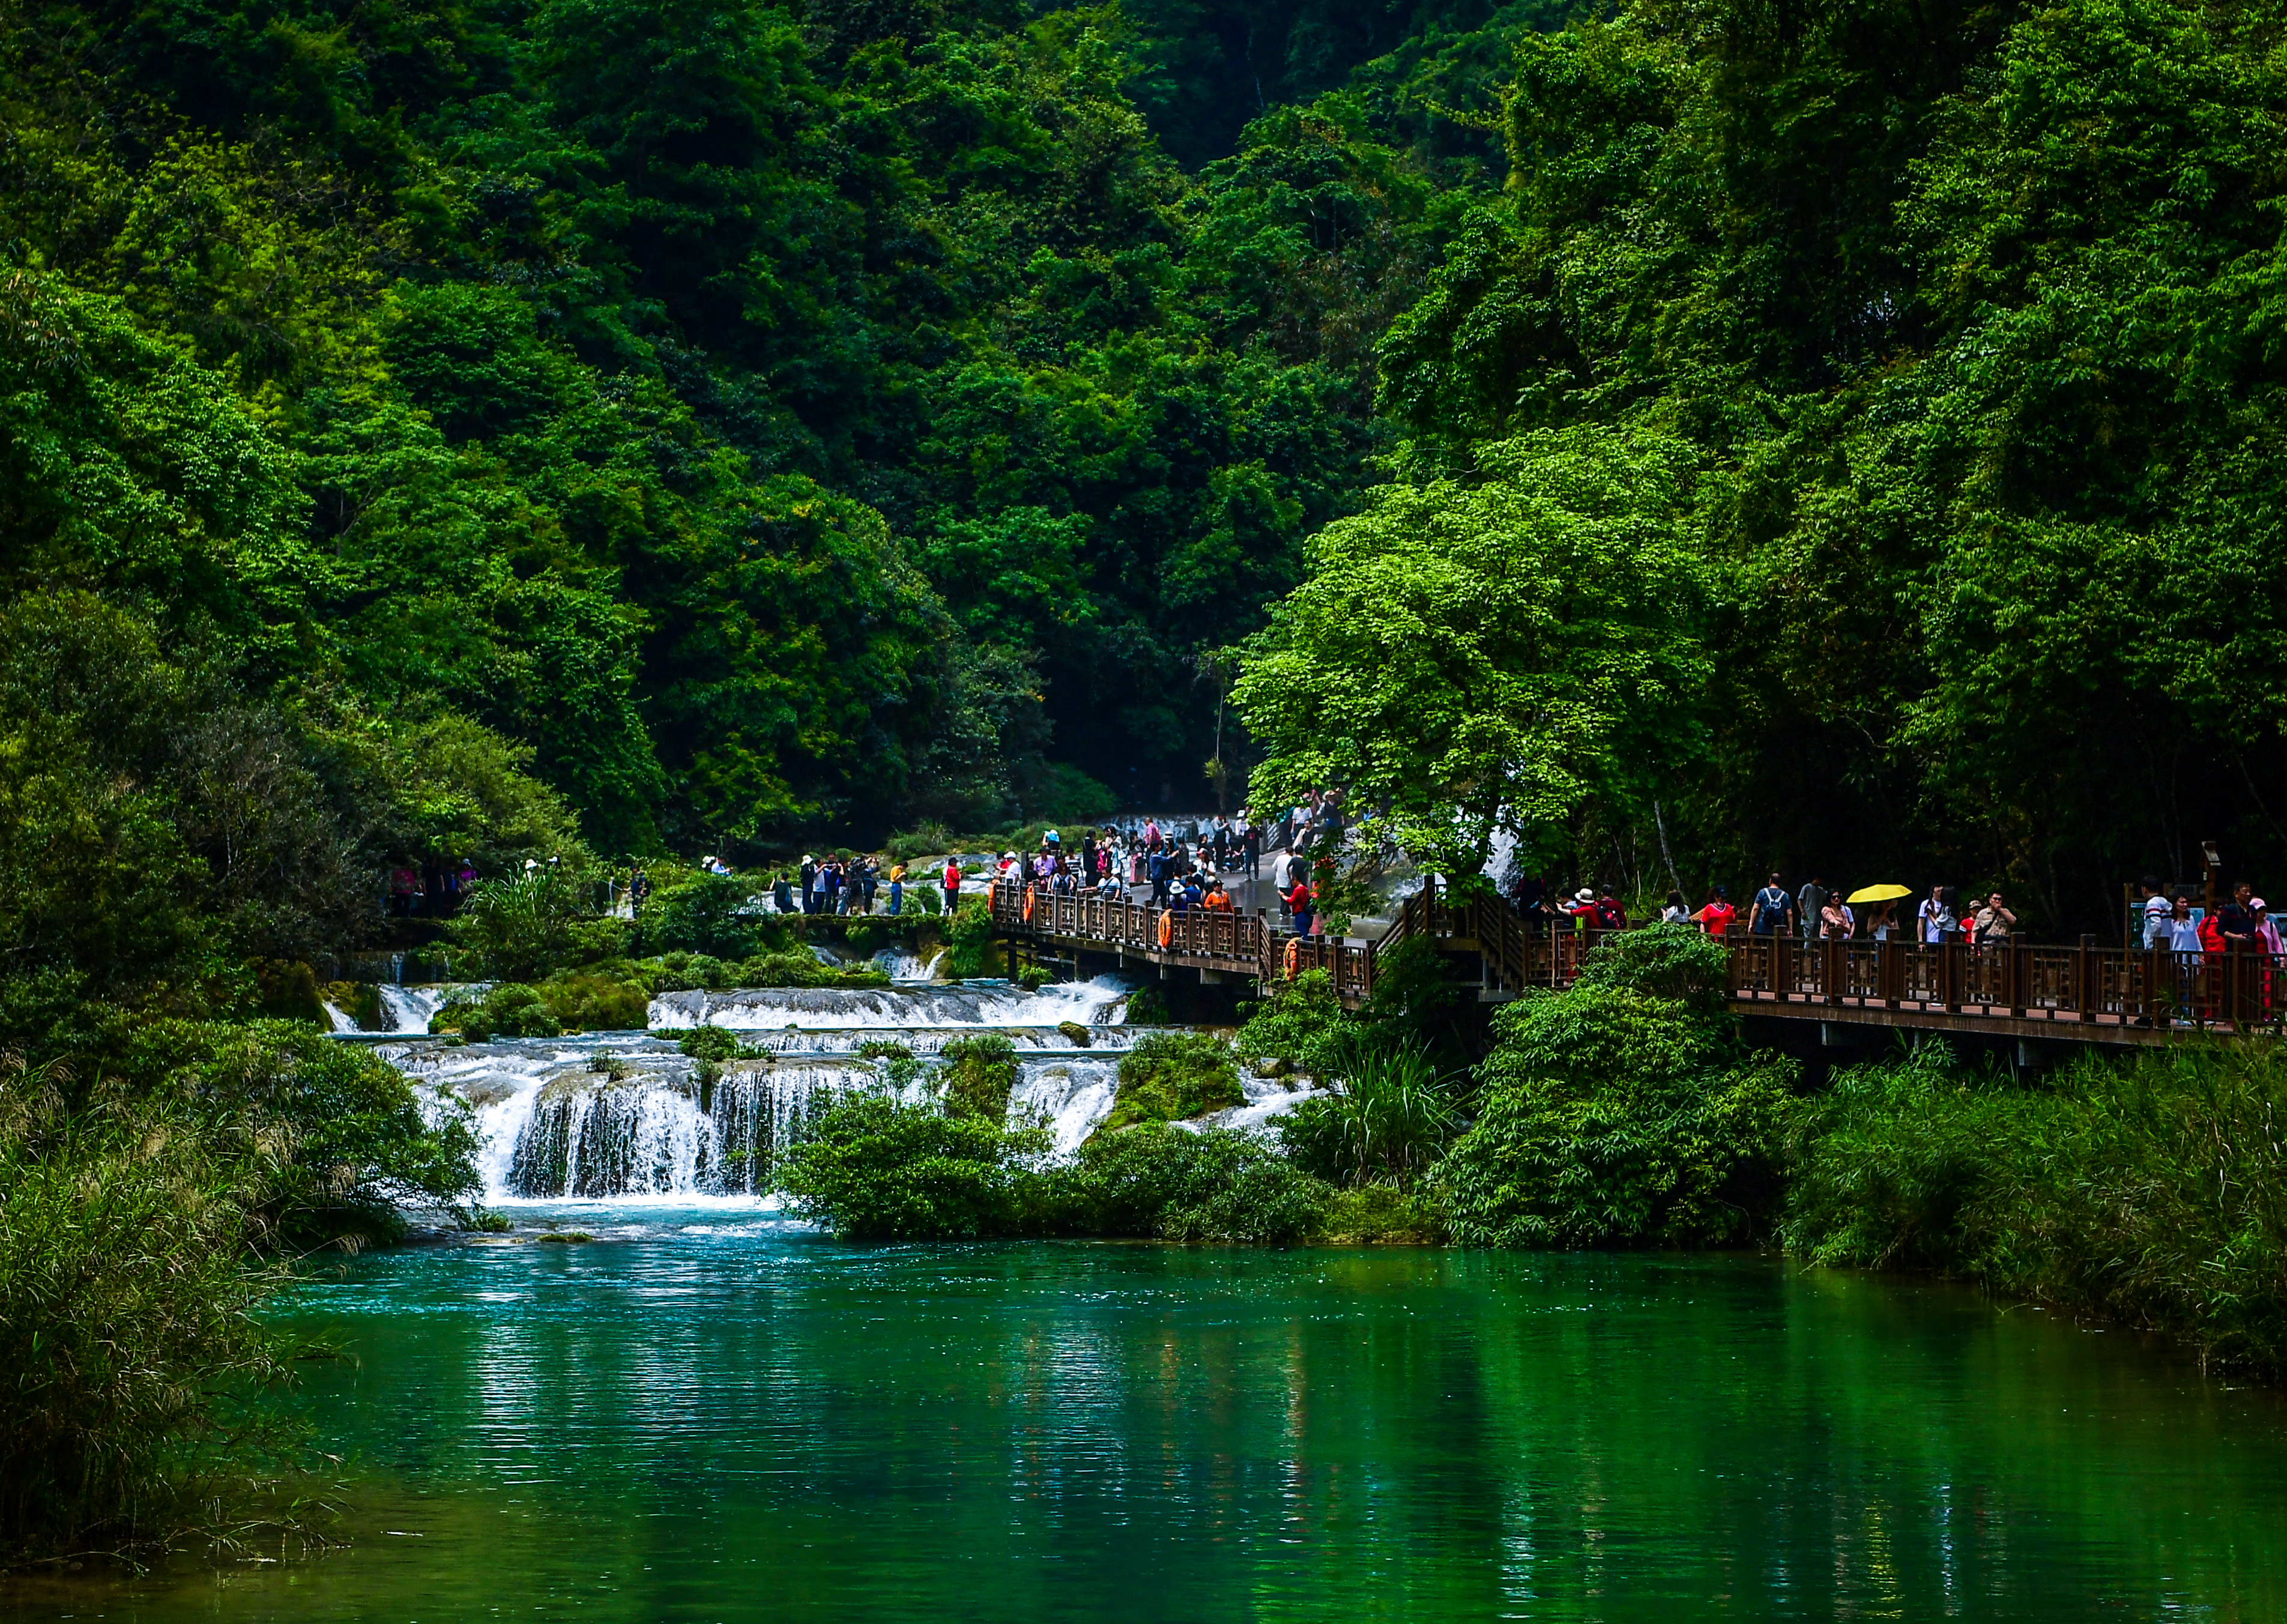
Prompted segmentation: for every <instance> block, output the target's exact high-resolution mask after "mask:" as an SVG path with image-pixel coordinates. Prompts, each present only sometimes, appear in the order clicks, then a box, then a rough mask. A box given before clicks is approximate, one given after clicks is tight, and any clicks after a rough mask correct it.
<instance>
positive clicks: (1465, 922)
mask: <svg viewBox="0 0 2287 1624" xmlns="http://www.w3.org/2000/svg"><path fill="white" fill-rule="evenodd" d="M992 907H993V926H994V928H995V930H996V931H999V932H1000V933H1001V935H1002V936H1004V937H1006V938H1008V939H1011V940H1013V941H1017V942H1029V943H1031V944H1033V945H1034V947H1036V949H1037V948H1041V947H1046V948H1049V949H1051V950H1053V951H1054V952H1056V953H1058V954H1060V955H1069V956H1071V957H1072V958H1073V959H1075V961H1077V960H1078V959H1079V958H1080V957H1081V956H1083V955H1098V956H1109V957H1111V958H1112V959H1114V960H1115V961H1116V962H1118V963H1121V964H1148V965H1151V966H1154V967H1156V968H1157V969H1158V970H1159V972H1160V974H1161V975H1162V976H1163V977H1164V976H1165V975H1166V974H1167V972H1168V971H1169V970H1190V971H1193V972H1196V973H1197V974H1198V975H1199V977H1200V978H1201V979H1203V980H1209V981H1215V980H1222V979H1224V978H1232V979H1238V978H1250V979H1254V980H1258V981H1262V982H1263V983H1265V984H1266V985H1267V984H1271V983H1276V982H1278V981H1282V980H1287V979H1291V978H1294V977H1295V976H1298V975H1301V974H1302V972H1303V971H1305V970H1326V972H1327V974H1328V975H1329V977H1330V978H1332V980H1333V986H1334V991H1335V993H1336V994H1337V995H1339V996H1340V997H1341V1001H1342V1002H1343V1003H1345V1004H1347V1005H1349V1006H1352V1007H1355V1006H1357V1004H1360V1003H1363V1002H1365V1000H1366V999H1367V998H1368V997H1369V996H1371V995H1372V994H1373V986H1374V978H1375V972H1376V961H1377V959H1378V957H1379V956H1380V955H1381V953H1382V952H1384V951H1385V950H1387V949H1388V948H1389V947H1393V946H1395V945H1396V944H1397V943H1398V942H1400V941H1404V940H1405V939H1409V938H1411V937H1414V936H1426V937H1428V939H1429V940H1430V942H1431V943H1432V944H1433V946H1434V947H1436V949H1437V951H1439V952H1440V953H1442V954H1444V955H1449V956H1451V957H1452V959H1454V960H1456V961H1459V962H1460V963H1457V964H1456V966H1455V968H1456V969H1460V966H1461V964H1467V965H1468V967H1469V968H1468V970H1462V973H1464V974H1469V973H1474V977H1475V978H1476V982H1477V986H1478V994H1477V995H1478V996H1479V998H1480V999H1482V1000H1484V1001H1485V1002H1501V1001H1505V1000H1507V999H1510V998H1514V997H1515V996H1516V995H1517V994H1519V993H1521V992H1523V991H1524V990H1525V989H1527V988H1529V987H1537V986H1546V987H1564V986H1571V983H1572V978H1573V977H1574V976H1575V975H1576V974H1577V973H1578V971H1579V964H1580V960H1581V956H1582V955H1584V954H1585V953H1586V952H1587V949H1588V948H1589V947H1592V946H1594V945H1595V942H1596V941H1597V940H1599V939H1601V938H1602V935H1604V934H1606V933H1604V932H1599V931H1577V930H1573V929H1571V928H1569V927H1566V926H1563V925H1555V924H1551V923H1543V922H1539V921H1529V920H1527V919H1526V918H1525V917H1524V916H1523V915H1521V914H1520V913H1518V912H1517V910H1516V909H1515V907H1513V906H1512V905H1510V904H1509V903H1508V902H1507V901H1506V900H1504V899H1500V898H1498V897H1484V898H1474V899H1468V900H1465V901H1460V902H1455V901H1452V900H1451V899H1448V898H1445V897H1443V896H1441V895H1440V894H1439V892H1438V890H1437V886H1436V882H1435V881H1434V880H1432V881H1429V882H1428V883H1424V884H1423V886H1422V888H1421V889H1420V891H1416V892H1415V893H1414V894H1413V896H1411V897H1408V898H1407V899H1405V904H1404V905H1403V906H1402V907H1400V908H1399V909H1398V914H1397V920H1396V921H1395V923H1392V924H1391V925H1390V927H1389V930H1388V931H1386V932H1385V933H1384V934H1383V935H1382V936H1381V938H1380V939H1377V940H1373V941H1367V942H1363V943H1352V942H1348V941H1342V940H1337V939H1327V938H1323V937H1298V936H1295V935H1293V934H1291V933H1289V932H1287V931H1283V930H1281V929H1280V928H1279V924H1278V917H1277V916H1276V915H1273V914H1271V913H1270V912H1269V911H1268V910H1265V909H1256V910H1254V911H1251V912H1233V913H1223V912H1212V913H1210V912H1206V911H1203V910H1199V909H1191V910H1189V911H1186V912H1183V913H1176V912H1173V911H1170V910H1167V909H1164V908H1156V907H1149V906H1146V905H1144V904H1140V903H1132V902H1113V901H1106V900H1103V899H1097V898H1093V897H1073V896H1060V895H1057V894H1056V893H1054V892H1051V891H1044V890H1041V889H1038V888H1030V887H1026V886H1025V885H1023V884H1020V883H1017V882H1014V881H1001V882H999V883H996V884H995V885H994V886H993V890H992ZM1724 946H1725V947H1726V948H1727V949H1728V950H1729V956H1730V965H1729V976H1728V981H1729V988H1730V994H1731V997H1732V999H1733V1001H1734V1002H1736V1003H1737V1005H1738V1006H1739V1008H1740V1012H1741V1013H1742V1014H1747V1015H1756V1016H1772V1017H1777V1018H1789V1019H1796V1020H1816V1021H1823V1022H1826V1023H1830V1024H1832V1025H1834V1026H1845V1027H1848V1026H1887V1027H1906V1028H1911V1029H1915V1030H1922V1031H1952V1032H1959V1033H1963V1034H1975V1035H1982V1036H1990V1037H2015V1038H2049V1039H2067V1040H2070V1041H2073V1042H2095V1043H2112V1044H2150V1043H2163V1042H2168V1041H2169V1040H2170V1039H2172V1038H2175V1037H2180V1036H2182V1035H2184V1034H2188V1033H2200V1032H2205V1033H2217V1034H2234V1033H2265V1034H2277V1033H2278V1032H2279V1031H2280V1028H2281V1024H2282V1019H2283V1017H2287V970H2280V969H2278V968H2275V967H2274V966H2273V965H2272V964H2271V963H2269V962H2268V961H2267V960H2266V959H2265V958H2263V957H2262V956H2261V955H2252V954H2183V955H2179V954H2172V953H2167V952H2164V951H2159V950H2156V949H2154V950H2144V949H2135V948H2124V947H2098V946H2097V945H2096V939H2095V938H2093V937H2086V936H2085V937H2083V938H2082V939H2080V942H2079V943H2078V945H2077V946H2073V947H2048V946H2041V945H2036V944H2031V943H2023V942H2019V941H2016V940H2014V939H2013V940H2011V941H2010V942H2009V943H2008V944H2006V946H1997V947H1990V948H1985V949H1979V948H1974V947H1968V946H1966V945H1964V944H1962V943H1959V942H1955V943H1948V944H1924V943H1920V942H1911V941H1881V942H1875V941H1802V940H1799V939H1796V938H1793V937H1790V936H1750V935H1747V934H1745V932H1744V931H1738V930H1737V929H1736V928H1735V929H1734V931H1733V932H1732V933H1731V934H1730V935H1729V936H1728V937H1726V938H1725V939H1724Z"/></svg>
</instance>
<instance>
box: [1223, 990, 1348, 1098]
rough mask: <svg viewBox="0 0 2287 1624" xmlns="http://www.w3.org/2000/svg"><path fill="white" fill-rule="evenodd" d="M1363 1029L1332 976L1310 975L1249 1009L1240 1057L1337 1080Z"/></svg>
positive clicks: (1241, 1034) (1240, 1035) (1242, 1026)
mask: <svg viewBox="0 0 2287 1624" xmlns="http://www.w3.org/2000/svg"><path fill="white" fill-rule="evenodd" d="M1358 1029H1359V1028H1358V1023H1357V1021H1356V1020H1354V1019H1353V1018H1351V1017H1350V1016H1349V1015H1348V1014H1347V1013H1345V1012H1344V1010H1343V1009H1342V1005H1341V999H1339V998H1337V997H1336V996H1335V995H1334V981H1333V976H1331V975H1330V974H1328V973H1327V972H1326V970H1304V971H1303V972H1302V974H1301V975H1299V976H1297V977H1295V978H1294V980H1292V981H1289V982H1286V983H1285V984H1284V985H1282V986H1278V987H1275V988H1274V989H1273V990H1272V992H1271V994H1270V997H1269V998H1268V999H1266V1000H1264V1001H1263V1002H1261V1003H1258V1004H1255V1005H1254V1006H1253V1007H1252V1008H1251V1009H1249V1010H1247V1012H1246V1019H1245V1020H1244V1021H1243V1022H1242V1023H1241V1024H1240V1026H1239V1028H1238V1043H1237V1048H1238V1058H1240V1059H1242V1060H1246V1061H1249V1062H1254V1061H1263V1060H1281V1061H1285V1062H1286V1063H1288V1064H1289V1065H1291V1066H1297V1067H1300V1068H1301V1069H1302V1070H1303V1071H1305V1072H1308V1073H1310V1074H1311V1075H1312V1076H1314V1077H1326V1076H1332V1075H1333V1073H1335V1072H1336V1071H1337V1070H1338V1069H1339V1068H1340V1066H1341V1060H1342V1057H1343V1055H1344V1054H1345V1053H1346V1052H1347V1051H1348V1049H1349V1045H1350V1043H1351V1042H1353V1041H1354V1040H1355V1039H1356V1037H1357V1033H1358Z"/></svg>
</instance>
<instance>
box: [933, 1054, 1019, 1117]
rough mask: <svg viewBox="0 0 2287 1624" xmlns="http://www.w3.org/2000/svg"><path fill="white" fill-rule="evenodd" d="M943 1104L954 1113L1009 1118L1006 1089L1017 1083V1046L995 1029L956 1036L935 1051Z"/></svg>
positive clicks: (1013, 1086) (1007, 1090)
mask: <svg viewBox="0 0 2287 1624" xmlns="http://www.w3.org/2000/svg"><path fill="white" fill-rule="evenodd" d="M938 1052H939V1054H940V1056H941V1057H942V1058H943V1059H944V1062H945V1066H944V1069H943V1070H942V1071H941V1072H940V1073H938V1076H939V1077H940V1079H941V1080H942V1081H943V1084H944V1089H945V1108H946V1110H947V1111H949V1112H951V1113H954V1115H956V1116H977V1117H983V1118H984V1119H985V1121H988V1122H993V1123H995V1124H998V1123H1001V1122H1005V1121H1008V1118H1009V1090H1010V1089H1013V1088H1015V1087H1016V1086H1017V1046H1016V1045H1015V1044H1014V1043H1011V1042H1009V1040H1008V1039H1007V1038H1005V1037H1003V1036H1001V1034H999V1033H997V1032H981V1033H978V1034H976V1035H975V1036H973V1037H961V1038H955V1039H954V1041H953V1042H950V1043H947V1044H946V1046H945V1047H944V1048H943V1049H942V1050H939V1051H938Z"/></svg>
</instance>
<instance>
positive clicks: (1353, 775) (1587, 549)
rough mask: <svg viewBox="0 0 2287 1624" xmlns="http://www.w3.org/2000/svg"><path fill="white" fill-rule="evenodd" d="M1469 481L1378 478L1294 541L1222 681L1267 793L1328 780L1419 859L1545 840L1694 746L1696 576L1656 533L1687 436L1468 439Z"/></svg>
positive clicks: (1672, 495) (1630, 792)
mask: <svg viewBox="0 0 2287 1624" xmlns="http://www.w3.org/2000/svg"><path fill="white" fill-rule="evenodd" d="M1482 454H1483V456H1484V461H1485V463H1486V464H1487V472H1486V477H1485V478H1484V479H1483V480H1482V481H1480V482H1476V483H1473V484H1463V483H1461V482H1460V481H1456V480H1436V481H1432V482H1430V483H1428V484H1427V485H1423V486H1420V487H1415V486H1410V485H1401V486H1393V487H1386V488H1385V489H1383V490H1382V491H1381V492H1379V493H1378V494H1377V495H1376V497H1375V500H1374V503H1373V506H1372V507H1371V508H1370V509H1369V510H1368V511H1366V512H1365V513H1362V514H1359V515H1358V516H1357V517H1355V518H1352V519H1343V520H1340V521H1338V522H1336V523H1334V524H1333V525H1330V526H1328V527H1326V529H1325V530H1324V531H1322V532H1321V533H1319V535H1317V536H1316V537H1314V538H1312V541H1311V543H1310V555H1311V562H1312V565H1313V566H1314V567H1313V574H1312V575H1311V578H1310V581H1309V582H1307V583H1306V584H1305V585H1303V586H1302V587H1301V588H1299V589H1298V590H1296V591H1295V592H1294V594H1293V595H1292V596H1291V597H1289V598H1286V600H1284V601H1283V602H1281V603H1280V604H1278V606H1275V608H1274V609H1273V612H1272V616H1271V622H1270V626H1269V627H1268V628H1267V629H1265V630H1263V631H1262V633H1261V634H1259V635H1258V636H1257V637H1256V638H1254V639H1253V640H1252V641H1251V642H1250V643H1249V645H1248V646H1247V651H1246V654H1247V658H1246V671H1245V674H1244V675H1243V676H1242V677H1240V679H1239V682H1238V685H1237V686H1236V687H1235V688H1234V690H1233V698H1234V700H1235V701H1236V702H1237V703H1238V707H1239V709H1240V711H1241V713H1242V714H1243V715H1245V717H1246V719H1247V723H1248V725H1249V726H1250V727H1251V728H1252V730H1253V731H1254V734H1255V736H1256V737H1257V738H1258V739H1259V740H1261V741H1262V744H1263V747H1264V748H1265V749H1266V750H1267V751H1268V752H1269V755H1268V758H1267V759H1266V760H1265V761H1264V763H1263V764H1262V766H1261V767H1260V768H1259V769H1257V772H1256V774H1255V779H1254V784H1255V788H1254V792H1253V793H1254V800H1255V804H1256V805H1257V807H1258V809H1262V810H1266V811H1267V809H1269V808H1270V807H1272V806H1274V805H1281V804H1287V803H1289V802H1292V801H1294V800H1299V799H1300V798H1301V796H1302V794H1303V793H1304V792H1306V791H1308V790H1310V789H1313V788H1320V787H1329V788H1341V789H1342V790H1343V791H1344V792H1345V793H1346V794H1347V795H1348V796H1349V804H1350V805H1351V807H1352V808H1353V809H1354V811H1361V812H1363V811H1366V810H1369V809H1370V810H1371V812H1373V816H1374V817H1375V819H1376V820H1377V822H1378V824H1379V826H1380V827H1381V828H1383V829H1384V830H1385V831H1386V832H1387V833H1388V834H1389V836H1390V837H1391V838H1393V839H1395V840H1396V841H1397V843H1398V844H1400V845H1402V846H1404V847H1405V849H1406V850H1407V851H1409V852H1413V854H1414V855H1415V856H1416V857H1418V858H1419V859H1420V860H1422V861H1423V862H1424V863H1425V864H1427V865H1428V866H1430V867H1436V868H1438V869H1440V870H1443V871H1444V872H1447V873H1451V874H1457V875H1476V874H1477V873H1478V872H1479V871H1481V870H1482V869H1483V867H1484V864H1485V861H1486V860H1487V857H1488V856H1489V854H1490V851H1491V847H1492V840H1493V837H1494V836H1495V835H1496V834H1497V833H1500V832H1507V833H1508V834H1510V835H1512V836H1515V838H1516V839H1517V840H1518V841H1519V842H1520V843H1522V844H1524V845H1525V846H1526V848H1527V849H1528V850H1529V851H1542V850H1547V849H1548V848H1550V847H1552V846H1554V845H1555V844H1557V843H1558V842H1559V841H1560V840H1561V838H1562V836H1563V832H1564V831H1565V830H1566V829H1567V828H1568V827H1569V824H1570V820H1571V818H1572V817H1573V816H1574V814H1575V813H1576V812H1578V811H1579V809H1580V808H1581V807H1582V806H1583V805H1584V804H1586V803H1587V802H1588V801H1589V800H1591V799H1592V798H1602V799H1604V800H1608V801H1611V802H1615V803H1618V804H1621V805H1627V804H1632V803H1635V802H1640V801H1642V800H1644V799H1647V798H1649V796H1650V794H1651V793H1652V789H1653V788H1654V787H1655V786H1656V785H1657V784H1658V782H1659V781H1660V780H1661V779H1662V778H1663V777H1664V776H1665V775H1666V774H1670V773H1673V772H1676V771H1677V770H1679V769H1682V768H1683V767H1686V766H1687V765H1689V764H1690V762H1691V761H1692V759H1693V758H1694V757H1695V755H1696V753H1697V749H1698V747H1699V729H1698V724H1697V713H1696V709H1695V701H1697V696H1698V693H1699V691H1700V688H1701V686H1702V685H1703V684H1704V682H1705V676H1706V658H1705V653H1704V651H1703V646H1702V644H1701V641H1700V637H1701V616H1702V615H1703V614H1704V602H1705V574H1704V571H1703V568H1702V566H1701V565H1700V562H1699V560H1698V558H1697V557H1696V555H1695V554H1694V552H1693V551H1692V550H1691V548H1690V546H1689V545H1688V544H1686V543H1685V542H1684V541H1683V540H1682V538H1681V537H1679V536H1678V535H1676V533H1675V525H1676V509H1677V507H1678V505H1679V503H1681V501H1682V476H1683V473H1684V471H1685V466H1684V464H1685V454H1684V452H1683V451H1682V448H1680V447H1678V446H1676V445H1674V444H1673V443H1672V442H1668V441H1663V440H1658V439H1654V438H1650V437H1642V438H1638V439H1631V438H1629V437H1626V436H1622V435H1618V434H1613V433H1610V432H1604V431H1599V430H1583V431H1576V432H1569V433H1564V434H1544V435H1533V436H1527V437H1524V438H1523V439H1521V440H1515V441H1510V442H1505V443H1503V444H1501V445H1500V446H1498V447H1486V448H1483V453H1482Z"/></svg>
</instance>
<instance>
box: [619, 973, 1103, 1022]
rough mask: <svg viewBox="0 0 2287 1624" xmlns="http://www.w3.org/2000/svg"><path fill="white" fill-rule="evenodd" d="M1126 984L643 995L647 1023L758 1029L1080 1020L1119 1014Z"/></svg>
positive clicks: (761, 989) (1097, 982)
mask: <svg viewBox="0 0 2287 1624" xmlns="http://www.w3.org/2000/svg"><path fill="white" fill-rule="evenodd" d="M1127 1001H1128V988H1127V986H1125V985H1123V984H1122V983H1121V982H1120V979H1119V978H1118V977H1116V976H1099V977H1097V978H1096V979H1095V980H1093V981H1064V982H1058V983H1056V984H1054V985H1051V986H1044V987H1042V988H1041V990H1040V991H1039V992H1037V993H1027V992H1025V991H1024V990H1022V989H1021V988H1018V987H1015V986H1009V985H1007V984H1005V983H1000V984H992V985H982V986H972V985H969V984H967V983H962V984H959V985H953V986H891V987H879V988H876V987H864V988H847V987H822V986H812V987H741V988H739V989H737V990H735V991H732V992H724V993H708V992H698V991H693V992H687V993H662V994H660V996H658V997H657V998H654V999H653V1000H652V1001H651V1015H650V1019H651V1024H652V1026H653V1029H654V1030H659V1029H665V1028H677V1029H680V1028H684V1027H689V1026H727V1027H729V1028H730V1029H731V1030H732V1031H733V1032H764V1031H769V1030H771V1029H772V1028H774V1027H784V1026H799V1027H801V1028H803V1030H804V1031H811V1030H816V1029H824V1028H829V1027H832V1028H863V1027H874V1026H954V1027H961V1026H966V1027H969V1028H972V1029H973V1028H979V1027H986V1026H1059V1025H1061V1024H1063V1023H1064V1022H1065V1021H1071V1022H1073V1023H1074V1024H1076V1025H1079V1026H1112V1025H1116V1024H1117V1023H1118V1022H1120V1020H1121V1019H1123V1018H1124V1016H1125V1010H1126V1005H1127Z"/></svg>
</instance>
